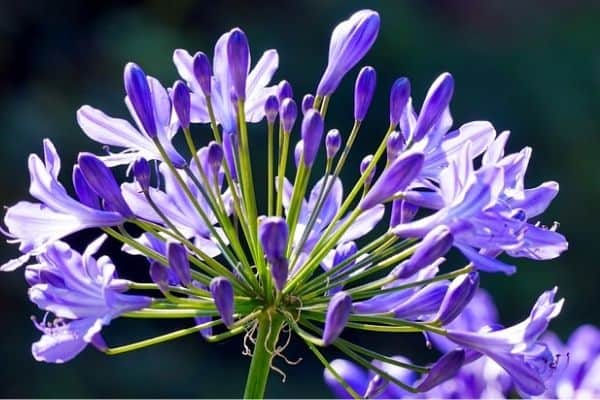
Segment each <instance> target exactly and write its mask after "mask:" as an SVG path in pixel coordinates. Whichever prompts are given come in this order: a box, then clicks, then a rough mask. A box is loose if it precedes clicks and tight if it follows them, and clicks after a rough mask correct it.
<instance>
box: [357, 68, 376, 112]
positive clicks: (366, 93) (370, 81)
mask: <svg viewBox="0 0 600 400" xmlns="http://www.w3.org/2000/svg"><path fill="white" fill-rule="evenodd" d="M376 81H377V74H376V73H375V68H373V67H363V68H362V69H361V70H360V72H359V73H358V78H356V84H355V86H354V119H355V120H357V121H362V120H363V119H365V116H366V115H367V111H368V110H369V106H370V105H371V100H373V94H374V93H375V84H376Z"/></svg>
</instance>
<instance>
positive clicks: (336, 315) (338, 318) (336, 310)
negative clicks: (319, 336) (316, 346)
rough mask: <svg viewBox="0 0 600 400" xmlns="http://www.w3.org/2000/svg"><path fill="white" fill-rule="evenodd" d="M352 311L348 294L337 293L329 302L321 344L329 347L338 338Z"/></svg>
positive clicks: (350, 298)
mask: <svg viewBox="0 0 600 400" xmlns="http://www.w3.org/2000/svg"><path fill="white" fill-rule="evenodd" d="M351 311H352V297H350V295H349V294H348V293H345V292H338V293H336V294H335V295H333V297H332V298H331V300H330V301H329V305H328V306H327V315H326V316H325V328H324V329H323V344H324V345H325V346H329V345H330V344H331V343H333V342H335V340H336V339H337V338H338V337H339V336H340V334H341V333H342V331H343V330H344V327H345V325H346V322H348V318H349V317H350V312H351Z"/></svg>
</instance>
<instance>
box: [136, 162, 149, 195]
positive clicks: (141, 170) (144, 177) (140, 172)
mask: <svg viewBox="0 0 600 400" xmlns="http://www.w3.org/2000/svg"><path fill="white" fill-rule="evenodd" d="M132 171H133V177H134V178H135V180H136V182H137V183H138V185H140V189H141V190H142V191H143V192H147V191H148V190H149V189H150V177H151V176H152V174H151V172H150V164H149V163H148V161H147V160H146V159H145V158H143V157H139V158H138V159H137V160H135V161H134V162H133V168H132Z"/></svg>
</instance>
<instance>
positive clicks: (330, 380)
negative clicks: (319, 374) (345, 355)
mask: <svg viewBox="0 0 600 400" xmlns="http://www.w3.org/2000/svg"><path fill="white" fill-rule="evenodd" d="M330 365H331V368H333V370H334V371H335V372H336V373H337V374H338V375H340V376H341V377H342V378H343V379H344V380H345V381H346V382H347V383H348V385H350V387H351V388H352V390H354V391H355V392H356V393H358V394H362V393H364V392H365V391H366V390H367V385H368V382H369V376H368V374H367V372H366V371H365V370H363V369H362V368H360V367H359V366H358V365H356V364H354V363H353V362H350V361H347V360H344V359H341V358H338V359H335V360H333V361H332V362H331V363H330ZM323 377H324V378H325V383H326V384H327V386H329V389H331V391H332V392H333V395H334V396H335V397H336V398H338V399H351V398H352V396H350V393H348V392H347V391H346V389H344V387H343V386H342V385H341V384H340V383H339V382H338V381H337V379H336V378H335V376H333V374H332V373H331V372H330V371H329V370H328V369H325V371H324V372H323Z"/></svg>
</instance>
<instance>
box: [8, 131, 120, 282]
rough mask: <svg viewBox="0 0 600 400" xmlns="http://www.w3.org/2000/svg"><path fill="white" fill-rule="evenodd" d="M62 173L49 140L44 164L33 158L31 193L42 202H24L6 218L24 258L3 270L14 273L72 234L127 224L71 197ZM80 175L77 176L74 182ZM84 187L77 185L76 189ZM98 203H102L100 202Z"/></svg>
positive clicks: (118, 216) (12, 237)
mask: <svg viewBox="0 0 600 400" xmlns="http://www.w3.org/2000/svg"><path fill="white" fill-rule="evenodd" d="M59 172H60V158H59V156H58V153H57V152H56V149H55V148H54V145H53V144H52V142H51V141H50V140H48V139H46V140H44V161H43V162H42V160H41V159H40V158H39V157H38V156H37V155H35V154H31V155H30V156H29V175H30V178H31V184H30V186H29V192H30V193H31V195H32V196H33V197H35V198H36V199H37V200H39V203H32V202H29V201H21V202H19V203H17V204H15V205H14V206H12V207H9V208H8V210H7V211H6V216H5V217H4V223H5V224H6V226H7V228H8V232H7V234H8V235H9V237H10V241H12V242H15V243H19V251H20V252H21V253H23V255H22V256H20V257H18V258H16V259H13V260H10V261H8V262H7V263H5V264H4V265H2V267H0V270H2V271H12V270H14V269H16V268H18V267H20V266H21V265H23V264H24V263H26V262H27V260H29V258H30V257H31V256H34V255H38V254H40V253H42V252H43V251H45V249H46V248H48V246H50V245H52V243H54V242H56V241H58V240H60V239H62V238H64V237H65V236H68V235H70V234H72V233H75V232H79V231H81V230H83V229H87V228H93V227H105V226H115V225H119V224H121V223H123V222H124V221H125V218H124V217H123V216H122V215H121V214H119V213H118V212H115V211H109V210H102V209H99V208H94V207H93V206H90V205H86V204H83V203H82V202H79V201H77V200H75V199H74V198H73V197H71V196H69V194H68V193H67V191H66V189H65V188H64V186H63V185H62V184H61V183H60V182H59V181H58V174H59ZM77 176H78V175H77V174H74V179H75V178H76V177H77ZM81 185H82V183H79V184H78V183H76V184H75V186H76V187H77V186H79V187H81ZM88 195H89V191H88ZM93 197H94V196H93V195H90V196H88V199H91V200H93ZM91 200H90V201H91ZM96 204H99V202H98V201H97V199H96Z"/></svg>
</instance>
